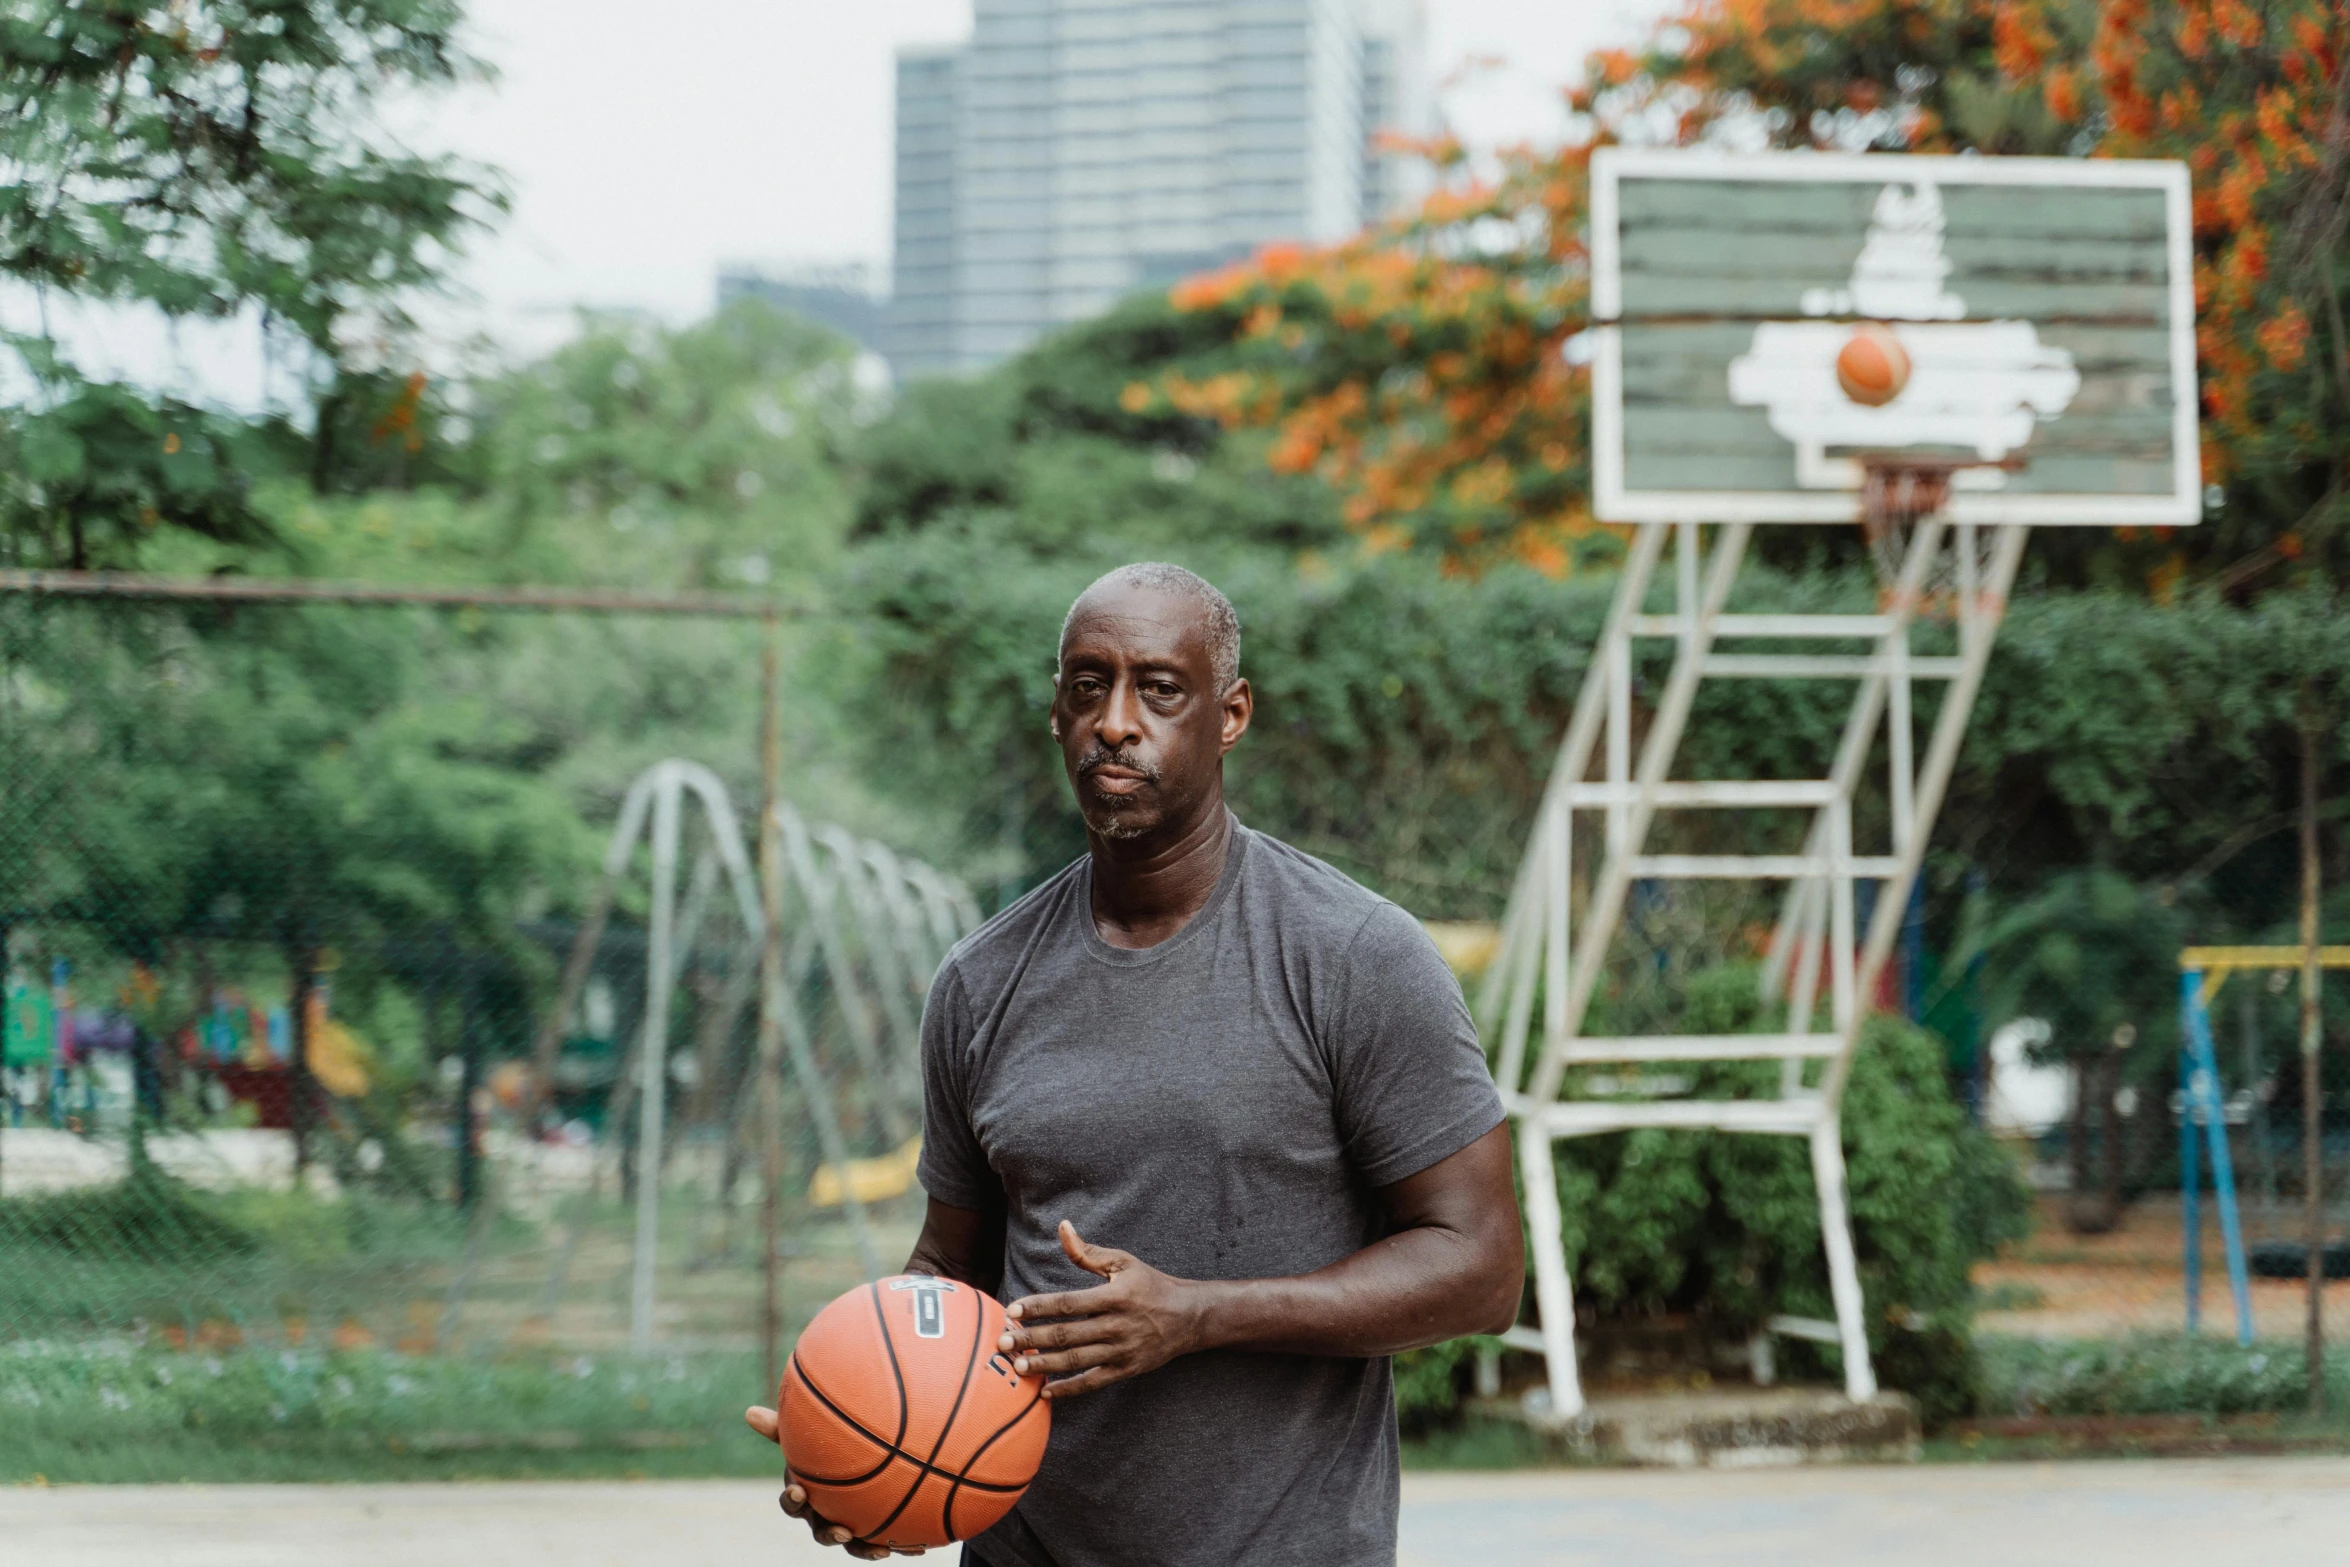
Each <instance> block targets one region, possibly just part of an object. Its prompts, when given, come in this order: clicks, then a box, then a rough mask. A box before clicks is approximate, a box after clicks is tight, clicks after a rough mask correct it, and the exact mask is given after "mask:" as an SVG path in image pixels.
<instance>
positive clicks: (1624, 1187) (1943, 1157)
mask: <svg viewBox="0 0 2350 1567" xmlns="http://www.w3.org/2000/svg"><path fill="white" fill-rule="evenodd" d="M1752 987H1753V978H1752V971H1751V969H1748V968H1744V967H1742V966H1741V967H1732V968H1728V969H1725V970H1722V971H1718V972H1717V974H1716V975H1714V976H1709V977H1707V978H1706V979H1704V980H1703V982H1701V983H1698V984H1693V985H1692V987H1691V990H1692V992H1693V995H1694V996H1695V997H1696V998H1697V999H1698V1000H1699V1001H1701V1002H1708V1003H1711V1004H1713V1005H1715V1006H1722V1005H1725V1004H1726V1002H1727V999H1728V998H1729V997H1732V996H1736V995H1746V996H1751V995H1752V994H1753V988H1752ZM1708 1021H1709V1022H1711V1023H1713V1024H1714V1025H1715V1026H1717V1027H1718V1026H1719V1025H1720V1024H1721V1023H1722V1022H1723V1021H1725V1019H1723V1018H1718V1017H1717V1018H1710V1019H1708ZM1943 1056H1944V1046H1943V1045H1942V1042H1941V1041H1940V1040H1938V1039H1936V1038H1935V1037H1934V1036H1933V1035H1931V1034H1928V1033H1926V1032H1925V1031H1924V1030H1922V1029H1919V1028H1916V1027H1913V1026H1912V1025H1910V1024H1907V1023H1904V1022H1902V1021H1901V1020H1899V1019H1897V1018H1892V1017H1885V1016H1880V1017H1876V1018H1872V1019H1871V1020H1870V1021H1869V1024H1868V1026H1867V1028H1866V1030H1865V1031H1864V1033H1863V1036H1862V1042H1861V1049H1860V1052H1859V1054H1858V1056H1857V1057H1856V1058H1855V1060H1854V1063H1853V1073H1852V1081H1851V1084H1850V1087H1849V1089H1848V1090H1847V1093H1846V1098H1845V1104H1844V1145H1845V1159H1846V1163H1847V1166H1848V1170H1847V1184H1848V1186H1849V1190H1850V1201H1851V1210H1852V1229H1853V1245H1854V1248H1855V1250H1856V1252H1857V1254H1858V1257H1859V1263H1860V1276H1861V1291H1862V1295H1863V1297H1864V1298H1865V1299H1866V1301H1867V1303H1868V1328H1869V1347H1870V1353H1871V1356H1872V1358H1873V1360H1874V1361H1875V1363H1876V1366H1877V1372H1878V1377H1879V1380H1880V1381H1882V1382H1883V1383H1884V1384H1885V1385H1886V1386H1888V1387H1894V1388H1899V1389H1901V1390H1903V1391H1905V1392H1908V1393H1910V1394H1912V1395H1913V1396H1915V1397H1916V1398H1917V1399H1918V1401H1919V1403H1920V1404H1921V1406H1922V1407H1923V1408H1924V1410H1925V1412H1926V1414H1927V1416H1928V1418H1930V1419H1945V1418H1949V1417H1952V1416H1956V1415H1961V1414H1965V1413H1968V1412H1969V1411H1971V1409H1972V1408H1973V1407H1974V1404H1975V1401H1976V1392H1977V1390H1976V1382H1975V1377H1976V1369H1975V1365H1974V1357H1973V1354H1972V1350H1971V1347H1970V1338H1971V1318H1972V1299H1971V1286H1970V1284H1969V1282H1968V1271H1969V1269H1970V1268H1971V1267H1972V1266H1973V1264H1974V1263H1975V1262H1977V1261H1978V1260H1980V1259H1982V1258H1984V1257H1986V1256H1988V1255H1990V1254H1991V1253H1992V1251H1994V1250H1995V1249H1996V1248H1997V1247H1998V1245H1999V1244H2000V1243H2001V1242H2002V1241H2004V1240H2007V1239H2010V1238H2014V1237H2017V1236H2020V1235H2021V1234H2022V1233H2023V1232H2024V1228H2025V1224H2026V1220H2027V1214H2028V1207H2027V1194H2026V1192H2025V1190H2024V1187H2023V1184H2022V1181H2021V1179H2020V1178H2019V1176H2018V1175H2017V1174H2016V1171H2015V1169H2014V1166H2013V1164H2012V1162H2011V1161H2010V1160H2009V1159H2008V1158H2007V1156H2006V1155H2004V1154H2003V1153H2001V1152H2000V1151H1999V1150H1998V1149H1997V1148H1996V1147H1995V1146H1993V1145H1992V1143H1991V1142H1990V1140H1989V1139H1988V1138H1986V1137H1985V1136H1984V1135H1983V1134H1982V1133H1981V1132H1980V1131H1978V1130H1976V1129H1975V1128H1973V1127H1972V1126H1970V1125H1969V1124H1968V1122H1967V1119H1966V1116H1965V1113H1964V1111H1962V1110H1961V1109H1960V1107H1959V1106H1958V1105H1957V1104H1956V1103H1955V1102H1954V1101H1953V1100H1952V1098H1951V1095H1950V1090H1949V1086H1948V1081H1947V1079H1946V1077H1945V1075H1944V1070H1943ZM1777 1070H1778V1069H1777V1067H1776V1066H1775V1065H1769V1064H1761V1065H1758V1064H1753V1063H1728V1064H1723V1065H1720V1066H1714V1067H1709V1068H1707V1069H1705V1070H1703V1071H1700V1072H1697V1073H1694V1074H1692V1075H1693V1077H1695V1078H1696V1080H1697V1081H1696V1083H1695V1089H1696V1091H1697V1092H1699V1093H1721V1092H1723V1091H1724V1090H1727V1089H1732V1088H1738V1089H1742V1090H1744V1091H1745V1092H1747V1093H1749V1094H1756V1093H1767V1092H1772V1091H1775V1083H1773V1082H1769V1081H1766V1080H1768V1079H1771V1078H1774V1077H1775V1075H1776V1072H1777ZM1558 1171H1559V1187H1560V1197H1561V1201H1562V1206H1563V1208H1564V1212H1565V1219H1566V1240H1567V1253H1568V1264H1569V1267H1570V1268H1571V1269H1572V1270H1573V1274H1574V1279H1575V1286H1576V1293H1577V1299H1578V1301H1579V1302H1580V1303H1581V1304H1583V1305H1584V1306H1585V1307H1586V1308H1588V1309H1590V1310H1593V1311H1595V1312H1597V1313H1598V1314H1599V1315H1600V1316H1601V1317H1602V1318H1606V1317H1610V1316H1623V1317H1630V1316H1639V1315H1645V1314H1648V1313H1652V1312H1661V1311H1672V1312H1688V1313H1693V1314H1696V1315H1697V1316H1699V1317H1701V1318H1702V1319H1703V1321H1704V1323H1705V1326H1706V1328H1707V1330H1708V1331H1709V1332H1710V1333H1712V1334H1713V1335H1714V1336H1716V1337H1717V1338H1721V1339H1737V1338H1742V1337H1744V1336H1745V1335H1747V1334H1749V1333H1751V1332H1752V1331H1753V1330H1754V1329H1755V1328H1756V1327H1758V1326H1759V1325H1760V1324H1761V1323H1762V1321H1763V1320H1764V1319H1765V1318H1766V1317H1769V1316H1771V1315H1773V1314H1775V1313H1789V1314H1793V1315H1796V1316H1807V1317H1832V1316H1833V1315H1834V1314H1835V1312H1834V1306H1833V1302H1832V1300H1831V1298H1830V1296H1829V1292H1828V1275H1827V1264H1826V1260H1825V1255H1824V1253H1823V1251H1822V1247H1821V1240H1820V1224H1819V1203H1818V1198H1817V1196H1816V1194H1815V1191H1814V1187H1813V1183H1812V1175H1811V1160H1810V1153H1809V1150H1808V1149H1807V1147H1806V1146H1805V1144H1804V1142H1803V1140H1802V1139H1800V1138H1793V1137H1758V1136H1752V1135H1737V1136H1733V1135H1728V1134H1724V1133H1718V1132H1706V1133H1691V1132H1680V1131H1672V1132H1667V1131H1656V1130H1645V1131H1634V1132H1622V1133H1617V1134H1614V1135H1612V1136H1607V1137H1588V1138H1574V1139H1570V1140H1567V1141H1564V1142H1562V1143H1560V1144H1559V1145H1558ZM1788 1357H1789V1364H1790V1369H1791V1370H1792V1371H1794V1372H1796V1373H1798V1374H1800V1373H1803V1372H1811V1373H1814V1374H1828V1373H1840V1371H1841V1366H1840V1359H1841V1357H1840V1355H1839V1353H1838V1352H1837V1351H1835V1350H1833V1349H1829V1348H1823V1347H1820V1346H1815V1345H1811V1344H1808V1343H1795V1344H1791V1345H1789V1346H1788Z"/></svg>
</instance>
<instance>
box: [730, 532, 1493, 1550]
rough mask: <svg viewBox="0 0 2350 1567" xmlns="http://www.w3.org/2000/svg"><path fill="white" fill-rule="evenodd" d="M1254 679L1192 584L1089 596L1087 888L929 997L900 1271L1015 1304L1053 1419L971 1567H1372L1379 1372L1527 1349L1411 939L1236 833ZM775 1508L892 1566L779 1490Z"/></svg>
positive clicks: (1073, 649) (1069, 879)
mask: <svg viewBox="0 0 2350 1567" xmlns="http://www.w3.org/2000/svg"><path fill="white" fill-rule="evenodd" d="M1239 668H1240V623H1239V619H1238V617H1237V616H1235V615H1234V614H1233V611H1232V606H1231V604H1230V603H1228V602H1227V601H1226V600H1225V598H1224V595H1223V594H1221V593H1219V592H1217V591H1216V590H1215V589H1214V588H1213V587H1211V586H1209V585H1208V584H1207V583H1206V582H1204V581H1202V580H1201V579H1200V578H1198V577H1196V576H1194V575H1192V574H1191V573H1190V572H1188V571H1184V570H1182V569H1180V568H1178V567H1174V566H1167V565H1157V564H1146V565H1134V566H1127V567H1123V568H1121V569H1119V570H1117V571H1113V572H1111V573H1110V574H1109V575H1108V576H1105V577H1103V578H1102V579H1101V580H1100V581H1098V582H1096V583H1094V585H1093V586H1092V587H1090V588H1088V589H1086V591H1085V592H1084V594H1083V595H1081V596H1080V597H1079V598H1078V600H1077V602H1076V604H1075V605H1073V606H1072V607H1071V608H1070V611H1069V617H1068V620H1067V621H1066V623H1065V624H1064V625H1063V627H1062V631H1061V648H1060V671H1059V674H1058V675H1057V676H1056V677H1055V681H1054V685H1055V695H1054V701H1053V707H1052V732H1053V738H1054V739H1055V740H1057V741H1059V742H1060V746H1061V754H1062V758H1063V761H1064V764H1065V766H1066V768H1067V771H1068V775H1069V783H1070V786H1071V788H1072V789H1073V790H1075V792H1076V796H1077V804H1078V809H1079V811H1080V812H1081V814H1082V815H1083V817H1084V819H1085V827H1086V839H1087V846H1088V853H1087V854H1086V856H1085V857H1084V858H1083V859H1080V860H1078V861H1077V862H1076V863H1075V864H1073V865H1071V866H1069V867H1068V868H1067V869H1066V870H1064V871H1062V872H1061V873H1060V874H1059V875H1057V876H1055V877H1054V878H1053V879H1052V880H1050V881H1048V882H1046V883H1045V884H1044V885H1043V886H1041V887H1039V888H1037V889H1036V890H1035V891H1034V892H1031V893H1030V894H1028V896H1026V897H1025V898H1022V899H1021V900H1020V901H1019V902H1017V903H1015V904H1014V905H1013V906H1012V907H1011V908H1009V909H1006V910H1005V911H1004V912H1003V913H1001V914H999V915H997V916H996V917H995V918H994V919H993V920H991V921H989V922H988V924H987V925H986V926H985V927H983V928H982V929H981V930H979V931H978V932H976V933H975V934H973V935H972V936H970V937H969V938H968V939H966V940H965V941H964V942H963V943H962V944H961V945H959V946H958V947H957V948H956V949H955V950H954V951H953V952H952V953H951V954H949V955H948V958H947V960H946V962H945V964H944V965H943V966H942V967H941V968H940V969H939V971H938V976H937V978H936V979H935V980H933V981H932V983H931V988H930V1001H929V1005H928V1006H927V1007H926V1008H925V1010H924V1012H923V1018H922V1058H923V1059H922V1075H923V1089H924V1101H925V1104H924V1131H923V1145H922V1162H921V1170H920V1173H921V1179H922V1185H923V1189H924V1190H925V1191H926V1192H927V1193H928V1194H929V1199H930V1205H929V1211H928V1215H927V1217H926V1219H925V1222H924V1224H923V1229H922V1236H921V1239H920V1240H919V1241H917V1242H916V1244H915V1247H914V1252H913V1256H912V1257H911V1258H910V1259H909V1260H908V1261H907V1264H906V1266H907V1268H908V1270H909V1271H914V1272H923V1273H933V1274H937V1275H939V1276H940V1277H943V1278H951V1279H958V1280H962V1281H965V1282H967V1283H970V1284H973V1285H975V1286H977V1287H979V1288H981V1289H985V1290H989V1291H991V1292H994V1293H997V1294H999V1295H1001V1296H1002V1297H1004V1298H1006V1299H1009V1300H1010V1301H1011V1305H1010V1306H1009V1307H1008V1308H1007V1310H1008V1315H1009V1317H1010V1319H1011V1327H1010V1330H1009V1331H1008V1332H1007V1333H1006V1335H1005V1337H1004V1340H1003V1342H1002V1344H1001V1345H1000V1346H999V1347H1000V1348H1001V1349H1003V1350H1004V1351H1005V1352H1006V1353H1008V1354H1010V1355H1012V1356H1013V1357H1014V1363H1015V1365H1016V1366H1017V1367H1018V1368H1019V1369H1020V1370H1021V1371H1023V1372H1027V1371H1037V1372H1041V1373H1043V1374H1044V1375H1045V1376H1046V1377H1047V1378H1049V1379H1050V1380H1049V1381H1048V1383H1047V1386H1046V1394H1047V1396H1048V1397H1050V1398H1051V1399H1052V1400H1053V1401H1054V1411H1053V1430H1052V1441H1051V1445H1050V1447H1049V1449H1048V1450H1047V1452H1046V1455H1045V1459H1044V1466H1043V1468H1042V1469H1041V1470H1040V1471H1039V1472H1038V1474H1037V1477H1036V1481H1035V1483H1034V1484H1033V1485H1032V1486H1030V1487H1029V1490H1028V1492H1027V1494H1026V1495H1025V1496H1024V1497H1023V1498H1022V1499H1021V1501H1020V1505H1019V1506H1018V1507H1017V1508H1016V1509H1015V1510H1014V1511H1013V1512H1012V1513H1011V1515H1010V1516H1008V1517H1007V1518H1006V1519H1005V1520H1004V1521H1003V1522H1002V1523H1000V1524H998V1525H997V1526H996V1527H994V1528H993V1529H990V1530H988V1531H987V1532H986V1533H985V1534H983V1535H981V1536H979V1537H978V1538H977V1539H976V1540H974V1541H972V1542H971V1543H970V1545H968V1546H967V1547H966V1550H965V1560H966V1561H970V1562H976V1563H983V1564H985V1567H1234V1564H1236V1563H1247V1564H1258V1563H1263V1564H1288V1563H1298V1564H1305V1563H1312V1564H1315V1567H1372V1564H1380V1563H1392V1562H1393V1561H1394V1560H1395V1522H1396V1435H1395V1411H1394V1402H1393V1398H1392V1394H1391V1391H1390V1387H1389V1378H1388V1364H1387V1360H1386V1358H1385V1357H1387V1356H1389V1355H1392V1354H1394V1353H1396V1352H1398V1351H1400V1350H1406V1349H1415V1348H1418V1347H1420V1346H1422V1345H1426V1344H1434V1343H1438V1342H1440V1341H1442V1340H1445V1339H1449V1338H1455V1337H1458V1336H1459V1335H1461V1334H1465V1333H1481V1332H1482V1333H1498V1332H1500V1331H1502V1330H1503V1329H1504V1328H1506V1327H1508V1326H1509V1324H1510V1323H1511V1322H1512V1321H1513V1320H1514V1319H1515V1317H1516V1314H1517V1305H1518V1294H1519V1289H1520V1284H1521V1281H1522V1278H1523V1276H1524V1266H1525V1257H1524V1250H1523V1241H1522V1238H1521V1234H1520V1230H1519V1222H1518V1209H1517V1202H1516V1199H1515V1197H1514V1195H1513V1193H1512V1189H1511V1182H1510V1157H1509V1145H1508V1133H1507V1131H1506V1129H1504V1128H1503V1127H1502V1126H1501V1125H1500V1122H1501V1104H1500V1100H1499V1098H1498V1096H1497V1095H1496V1094H1495V1092H1494V1088H1493V1083H1492V1080H1491V1078H1490V1077H1489V1076H1488V1075H1487V1072H1486V1069H1485V1061H1484V1057H1483V1055H1482V1054H1481V1053H1480V1051H1479V1049H1478V1045H1477V1039H1476V1034H1475V1031H1474V1029H1473V1028H1472V1026H1471V1024H1470V1022H1469V1017H1468V1012H1467V1009H1466V1008H1465V1007H1464V1006H1463V1005H1462V1002H1461V994H1460V988H1459V986H1458V985H1457V984H1455V983H1454V981H1453V978H1452V975H1451V974H1450V973H1449V972H1448V971H1447V970H1446V969H1445V967H1444V964H1443V962H1442V960H1441V959H1439V958H1438V956H1437V954H1436V949H1435V947H1434V945H1433V944H1432V943H1430V941H1429V940H1428V937H1427V935H1426V934H1425V933H1424V932H1423V931H1422V930H1421V929H1420V928H1419V926H1418V925H1417V924H1416V923H1415V922H1414V921H1413V920H1412V919H1411V918H1410V917H1409V916H1408V915H1406V914H1404V913H1403V911H1402V910H1400V909H1398V908H1397V907H1396V906H1395V905H1394V904H1392V903H1389V902H1387V901H1385V900H1384V899H1382V898H1379V897H1376V896H1374V895H1373V894H1371V893H1370V892H1367V891H1365V890H1364V889H1363V888H1361V887H1359V886H1357V885H1356V884H1355V883H1353V882H1352V881H1349V880H1348V879H1347V878H1346V877H1344V876H1342V875H1340V874H1339V873H1338V872H1337V871H1335V870H1332V869H1331V868H1330V867H1329V866H1327V865H1324V864H1322V863H1321V862H1320V861H1318V860H1315V859H1311V858H1309V857H1308V856H1306V855H1303V854H1300V853H1298V852H1297V851H1296V850H1294V849H1291V848H1289V847H1288V846H1287V845H1285V844H1282V843H1279V842H1277V841H1275V840H1274V839H1271V838H1268V837H1265V836H1264V835H1263V834H1260V833H1254V832H1251V831H1249V830H1248V829H1247V828H1245V827H1243V826H1241V825H1240V824H1239V823H1238V822H1237V821H1235V820H1234V819H1233V817H1232V814H1231V812H1230V811H1228V810H1227V809H1226V808H1225V805H1224V783H1223V760H1224V755H1225V753H1226V752H1228V751H1230V750H1231V749H1232V747H1233V746H1234V745H1236V744H1237V743H1239V740H1240V737H1241V736H1242V735H1243V734H1245V733H1246V732H1247V730H1248V724H1249V716H1250V712H1251V709H1252V700H1253V699H1252V697H1251V694H1250V690H1249V685H1248V682H1247V681H1245V680H1242V679H1241V678H1240V677H1239ZM749 1418H750V1420H751V1423H752V1425H753V1426H754V1427H755V1428H756V1429H758V1430H759V1431H761V1432H762V1433H764V1434H768V1435H772V1434H773V1433H774V1429H775V1425H774V1414H773V1412H772V1411H770V1410H765V1409H755V1410H752V1411H751V1412H750V1417H749ZM784 1508H785V1510H786V1511H787V1512H789V1513H791V1514H793V1516H795V1517H801V1518H807V1519H808V1520H809V1522H810V1525H811V1527H812V1528H813V1529H814V1530H815V1532H816V1537H817V1538H818V1539H819V1540H822V1541H825V1542H827V1543H831V1544H845V1545H847V1546H848V1549H849V1552H850V1554H852V1555H857V1556H863V1557H868V1558H871V1557H879V1556H883V1555H886V1554H888V1553H887V1552H886V1551H884V1550H882V1549H880V1548H878V1547H874V1546H869V1545H865V1544H863V1543H862V1542H856V1541H851V1540H849V1539H848V1531H847V1530H845V1529H841V1528H838V1527H836V1526H834V1525H831V1524H828V1523H826V1522H825V1521H824V1520H823V1519H821V1518H816V1517H814V1516H813V1515H812V1514H811V1512H810V1510H809V1508H808V1505H807V1497H806V1493H805V1492H804V1491H803V1490H802V1489H801V1488H800V1487H799V1486H797V1485H792V1486H790V1487H789V1488H788V1489H787V1490H786V1491H785V1493H784Z"/></svg>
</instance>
